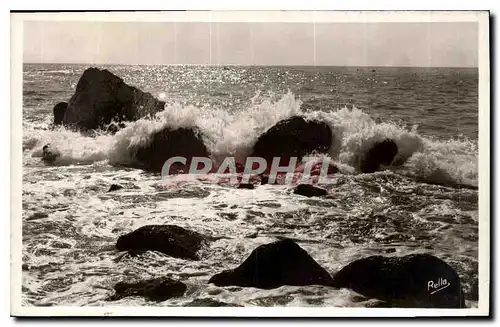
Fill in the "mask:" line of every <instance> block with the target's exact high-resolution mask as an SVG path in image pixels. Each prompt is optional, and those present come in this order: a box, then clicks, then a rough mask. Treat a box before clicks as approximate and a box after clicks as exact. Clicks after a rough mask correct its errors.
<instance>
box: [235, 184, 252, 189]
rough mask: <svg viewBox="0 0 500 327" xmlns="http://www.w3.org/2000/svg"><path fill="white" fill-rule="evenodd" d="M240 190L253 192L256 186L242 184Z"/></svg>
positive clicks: (239, 186)
mask: <svg viewBox="0 0 500 327" xmlns="http://www.w3.org/2000/svg"><path fill="white" fill-rule="evenodd" d="M238 188H239V189H246V190H253V189H254V188H255V186H254V185H253V184H250V183H248V184H245V183H241V184H240V185H238Z"/></svg>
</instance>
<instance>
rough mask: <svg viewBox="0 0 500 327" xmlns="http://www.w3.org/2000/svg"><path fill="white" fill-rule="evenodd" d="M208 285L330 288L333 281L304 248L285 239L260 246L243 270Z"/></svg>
mask: <svg viewBox="0 0 500 327" xmlns="http://www.w3.org/2000/svg"><path fill="white" fill-rule="evenodd" d="M208 282H209V283H213V284H215V285H217V286H243V287H257V288H263V289H271V288H277V287H280V286H283V285H295V286H303V285H329V284H331V282H332V278H331V276H330V274H329V273H328V272H327V271H326V270H325V269H323V268H322V267H321V266H320V265H319V264H318V263H317V262H316V261H314V259H313V258H311V256H309V254H308V253H307V252H306V251H305V250H304V249H302V248H301V247H300V246H299V245H297V244H296V243H295V242H294V241H292V240H290V239H284V240H280V241H277V242H274V243H270V244H265V245H261V246H259V247H257V248H256V249H255V250H253V251H252V253H251V254H250V256H249V257H248V258H247V259H246V260H245V261H244V262H243V263H242V264H241V265H240V266H239V267H237V268H235V269H232V270H226V271H223V272H221V273H219V274H216V275H214V276H212V278H210V280H209V281H208Z"/></svg>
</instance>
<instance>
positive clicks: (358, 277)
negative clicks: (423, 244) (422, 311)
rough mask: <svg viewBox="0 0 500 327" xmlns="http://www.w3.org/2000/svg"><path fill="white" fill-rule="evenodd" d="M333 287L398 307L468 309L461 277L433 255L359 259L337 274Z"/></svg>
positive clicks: (334, 277)
mask: <svg viewBox="0 0 500 327" xmlns="http://www.w3.org/2000/svg"><path fill="white" fill-rule="evenodd" d="M447 285H448V286H447ZM332 286H334V287H342V288H349V289H352V290H354V291H355V292H357V293H360V294H362V295H365V296H368V297H372V298H376V299H379V300H383V301H386V302H390V305H391V306H394V307H414V308H415V307H417V308H463V307H465V304H464V299H463V296H462V292H461V286H460V278H459V276H458V275H457V273H456V272H455V270H453V268H451V267H450V266H449V265H448V264H447V263H446V262H444V261H442V260H441V259H438V258H436V257H434V256H432V255H430V254H410V255H407V256H403V257H383V256H371V257H367V258H363V259H359V260H356V261H354V262H352V263H350V264H349V265H347V266H346V267H344V268H342V269H341V270H340V271H339V272H337V273H336V274H334V276H333V284H332Z"/></svg>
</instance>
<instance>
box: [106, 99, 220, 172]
mask: <svg viewBox="0 0 500 327" xmlns="http://www.w3.org/2000/svg"><path fill="white" fill-rule="evenodd" d="M229 117H230V115H229V113H227V112H226V111H223V110H219V109H213V108H207V107H201V108H198V107H195V106H192V105H188V106H185V105H182V104H180V103H173V104H169V105H166V106H165V109H164V110H163V111H161V112H158V113H157V114H156V115H155V117H154V118H153V119H149V118H142V119H139V120H137V121H135V122H129V123H126V126H125V128H123V129H121V130H119V131H118V132H117V133H116V134H115V136H114V144H113V147H112V150H111V151H110V153H109V160H110V163H121V164H129V163H132V162H133V160H134V159H133V154H134V149H136V148H137V147H138V146H144V145H147V144H148V143H149V142H151V140H152V138H153V136H154V134H155V133H157V132H159V131H162V130H164V129H166V128H170V129H172V130H175V129H178V128H194V127H196V128H197V129H198V131H199V132H200V134H201V136H202V138H203V141H204V142H205V145H206V146H207V147H208V148H209V149H210V148H212V147H213V146H214V144H215V143H216V142H217V139H218V138H219V135H221V134H222V131H223V129H224V126H225V125H226V121H227V120H228V119H230V118H229Z"/></svg>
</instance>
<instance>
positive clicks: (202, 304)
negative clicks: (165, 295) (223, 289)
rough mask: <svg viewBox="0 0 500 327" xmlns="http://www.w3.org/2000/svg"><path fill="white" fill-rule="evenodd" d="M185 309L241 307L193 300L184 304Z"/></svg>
mask: <svg viewBox="0 0 500 327" xmlns="http://www.w3.org/2000/svg"><path fill="white" fill-rule="evenodd" d="M184 306H185V307H242V305H239V304H235V303H226V302H220V301H217V300H214V299H211V298H203V299H194V300H193V301H191V302H189V303H186V304H185V305H184Z"/></svg>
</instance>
